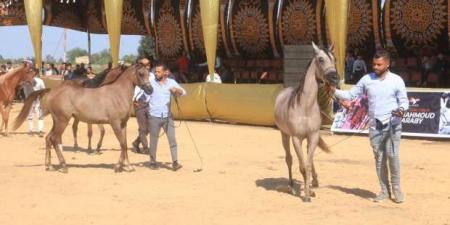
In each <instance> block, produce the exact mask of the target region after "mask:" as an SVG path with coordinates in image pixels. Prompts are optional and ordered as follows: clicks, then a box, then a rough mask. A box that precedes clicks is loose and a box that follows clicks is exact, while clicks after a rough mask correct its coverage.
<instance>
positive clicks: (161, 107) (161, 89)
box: [149, 63, 186, 171]
mask: <svg viewBox="0 0 450 225" xmlns="http://www.w3.org/2000/svg"><path fill="white" fill-rule="evenodd" d="M155 68H156V70H155V79H150V84H151V85H152V88H153V93H152V94H151V95H150V99H149V100H150V106H149V112H150V168H152V169H156V168H157V167H158V166H157V163H156V148H157V146H158V139H159V135H160V134H159V132H160V130H161V128H163V129H164V132H165V133H166V136H167V139H168V141H169V146H170V153H171V156H172V169H173V170H174V171H176V170H178V169H180V168H181V167H182V166H181V164H179V163H178V154H177V142H176V139H175V127H174V122H173V119H172V114H171V112H170V100H171V96H172V95H174V96H175V97H179V96H182V95H185V94H186V91H185V90H184V89H183V88H182V87H181V86H180V85H179V84H178V83H177V82H176V81H175V80H173V79H170V78H168V76H169V70H168V68H167V65H166V64H164V63H158V64H157V65H156V66H155Z"/></svg>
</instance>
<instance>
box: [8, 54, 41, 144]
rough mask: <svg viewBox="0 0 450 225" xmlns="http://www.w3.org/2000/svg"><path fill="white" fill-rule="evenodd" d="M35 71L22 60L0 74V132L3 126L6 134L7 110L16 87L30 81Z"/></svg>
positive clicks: (9, 107) (9, 109)
mask: <svg viewBox="0 0 450 225" xmlns="http://www.w3.org/2000/svg"><path fill="white" fill-rule="evenodd" d="M35 74H36V71H35V70H34V68H33V65H32V64H31V63H29V62H24V63H23V65H22V66H20V67H18V68H14V69H12V70H10V71H8V72H6V73H5V74H3V75H1V76H0V113H1V114H2V124H1V125H0V132H2V130H3V126H5V133H4V135H5V136H8V120H9V112H10V111H11V108H12V103H13V100H14V97H15V96H16V89H17V87H18V86H20V85H22V84H24V83H25V82H32V81H33V78H34V75H35Z"/></svg>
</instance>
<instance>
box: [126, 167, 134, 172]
mask: <svg viewBox="0 0 450 225" xmlns="http://www.w3.org/2000/svg"><path fill="white" fill-rule="evenodd" d="M124 171H125V172H134V171H136V169H135V168H134V167H132V166H128V167H125V168H124Z"/></svg>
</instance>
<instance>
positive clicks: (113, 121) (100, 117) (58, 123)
mask: <svg viewBox="0 0 450 225" xmlns="http://www.w3.org/2000/svg"><path fill="white" fill-rule="evenodd" d="M136 85H137V86H139V87H140V88H142V89H143V90H144V91H145V92H146V93H148V94H151V93H152V91H153V89H152V87H151V86H150V79H149V72H148V70H147V68H146V66H145V65H143V64H140V63H138V64H135V65H133V66H131V67H129V68H127V69H126V70H125V71H124V72H123V73H121V74H120V76H119V77H118V78H117V80H116V81H114V82H113V83H111V84H108V85H104V86H102V87H99V88H83V87H81V86H80V85H60V86H58V87H56V88H54V89H52V90H49V89H44V90H40V91H35V92H33V93H32V94H31V95H30V96H29V97H28V98H27V100H26V101H25V104H24V106H23V108H22V110H21V111H20V113H19V115H18V116H17V118H16V120H15V123H14V127H13V128H14V129H17V128H18V127H19V126H20V125H21V124H22V123H23V122H24V120H25V119H26V115H28V112H29V110H30V108H31V103H32V102H33V101H34V100H35V99H36V98H38V97H41V99H42V101H41V105H42V109H43V113H44V115H48V114H51V116H52V120H53V126H52V129H51V130H50V132H49V133H48V134H47V136H46V138H45V143H46V153H45V169H46V170H47V171H53V170H55V168H54V167H53V166H52V164H51V147H52V146H53V148H54V149H55V152H56V155H57V156H58V160H59V163H60V168H59V170H58V171H60V172H63V173H67V172H68V170H67V166H66V161H65V160H64V157H63V155H62V141H61V136H62V133H63V132H64V130H65V128H66V127H67V125H68V123H69V120H70V119H71V118H72V117H74V118H75V119H78V120H79V121H82V122H85V123H91V124H110V125H111V127H112V129H113V131H114V134H115V135H116V137H117V139H118V140H119V143H120V147H121V153H120V157H119V161H118V162H117V164H116V165H115V166H114V171H115V172H121V171H123V170H124V169H125V170H126V171H133V170H134V168H133V167H132V166H131V164H130V162H129V159H128V153H127V139H126V127H127V122H128V119H129V116H130V110H131V108H132V98H133V93H134V88H135V86H136ZM124 162H125V163H126V167H125V168H124Z"/></svg>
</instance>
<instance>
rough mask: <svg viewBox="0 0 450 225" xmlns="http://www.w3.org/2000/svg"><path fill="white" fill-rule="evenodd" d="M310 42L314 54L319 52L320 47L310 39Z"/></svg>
mask: <svg viewBox="0 0 450 225" xmlns="http://www.w3.org/2000/svg"><path fill="white" fill-rule="evenodd" d="M311 43H312V46H313V49H314V54H316V55H317V54H319V52H320V48H319V47H317V45H316V44H315V43H314V41H312V42H311Z"/></svg>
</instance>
